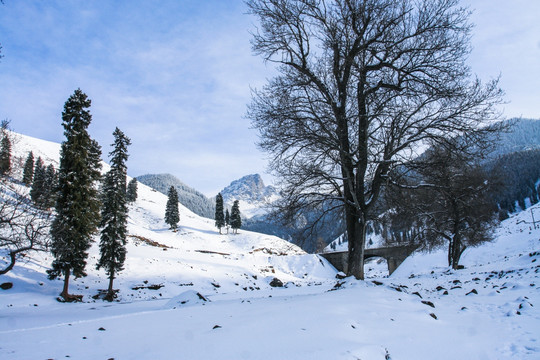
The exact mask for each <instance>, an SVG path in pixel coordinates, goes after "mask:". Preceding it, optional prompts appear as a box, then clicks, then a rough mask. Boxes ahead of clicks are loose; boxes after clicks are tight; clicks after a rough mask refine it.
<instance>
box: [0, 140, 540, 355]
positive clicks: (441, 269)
mask: <svg viewBox="0 0 540 360" xmlns="http://www.w3.org/2000/svg"><path fill="white" fill-rule="evenodd" d="M17 136H18V141H17V143H16V144H15V145H14V147H13V148H14V153H15V157H16V158H17V157H18V158H19V159H24V157H25V156H26V153H27V152H28V151H30V150H32V151H34V154H36V157H37V156H41V157H42V158H44V159H45V162H46V163H48V162H52V163H53V164H55V166H56V164H57V161H58V152H59V145H58V144H53V143H48V142H43V141H42V140H38V139H34V138H30V137H27V136H24V135H17ZM19 162H20V161H19ZM14 176H15V177H17V176H19V175H18V174H14ZM138 194H139V195H138V199H137V201H136V202H135V203H134V204H132V205H130V211H129V225H128V230H129V237H128V245H127V260H126V265H125V269H124V270H123V271H122V272H121V273H120V274H119V275H118V277H117V279H116V280H115V289H118V290H119V291H118V298H117V300H116V301H114V302H112V303H109V302H104V301H103V300H100V299H94V298H93V297H94V296H95V295H97V294H98V292H99V290H101V289H105V288H106V286H107V278H106V276H105V274H104V273H103V272H102V271H101V272H100V271H97V270H95V263H96V261H97V258H98V247H97V242H95V243H94V245H93V246H92V248H91V250H90V257H89V263H88V266H87V272H88V276H87V277H85V278H81V279H77V280H74V281H72V284H71V286H72V292H73V293H75V294H82V295H83V302H82V303H70V304H68V303H59V302H57V301H56V298H57V296H58V294H59V292H60V291H61V289H62V281H60V280H55V281H50V280H47V276H46V270H47V269H48V268H49V267H50V264H51V262H52V257H51V255H49V254H47V253H29V254H28V256H26V257H24V258H22V259H20V260H19V261H18V262H17V264H16V266H15V268H14V269H13V270H12V271H11V272H9V273H7V274H6V275H0V283H8V282H9V283H12V284H13V287H12V288H10V289H7V290H0V319H1V321H0V339H1V341H0V358H2V359H65V358H71V359H363V360H366V359H367V360H370V359H375V360H376V359H381V360H382V359H385V360H388V359H393V360H399V359H456V358H457V359H538V358H539V357H540V344H539V343H538V342H539V340H540V339H539V334H540V311H539V310H538V309H539V307H540V291H539V289H540V283H539V277H540V262H539V259H540V228H539V227H538V225H537V224H533V223H532V217H531V215H535V214H536V213H537V212H540V205H534V206H532V207H531V208H529V209H527V210H526V211H522V212H520V213H517V214H515V215H513V216H511V217H510V218H509V219H507V220H505V221H503V222H502V223H501V225H500V226H499V228H498V229H497V235H496V239H495V241H493V242H492V243H488V244H486V245H483V246H480V247H478V248H469V249H467V250H466V251H465V253H464V254H463V256H462V264H463V265H464V266H465V269H463V270H456V271H454V270H450V269H449V268H448V266H446V253H445V251H444V249H442V250H440V251H438V252H434V253H415V254H413V255H412V256H410V257H409V258H407V260H405V262H404V263H403V264H402V265H401V266H400V267H399V268H398V269H397V271H396V272H394V273H393V274H392V276H390V277H388V275H387V272H386V265H385V263H384V262H380V261H374V262H369V263H368V264H367V265H366V270H367V277H368V279H367V280H366V281H358V280H355V279H353V278H345V279H343V278H341V277H340V276H337V277H336V275H337V271H336V270H335V269H334V268H333V267H332V266H331V265H330V264H329V263H328V262H326V260H324V259H323V258H321V257H319V256H317V255H313V254H306V253H305V252H304V251H302V250H301V249H300V248H299V247H297V246H295V245H292V244H290V243H288V242H287V241H285V240H282V239H279V238H277V237H273V236H269V235H263V234H259V233H254V232H249V231H245V230H240V233H239V234H238V235H232V234H229V235H219V233H218V231H217V229H216V228H215V226H214V222H213V220H210V219H206V218H202V217H200V216H198V215H195V214H194V213H192V212H191V211H190V210H188V209H187V208H185V207H183V206H180V224H179V230H178V231H177V232H172V231H170V230H169V229H168V227H167V225H166V224H165V222H164V220H163V213H164V209H165V203H166V201H167V197H166V196H165V195H163V194H161V193H159V192H157V191H155V190H153V189H151V188H149V187H146V186H144V185H142V184H140V185H139V190H138ZM536 218H538V216H537V217H536ZM96 240H97V238H96ZM275 279H279V282H281V283H282V284H283V286H276V285H280V284H279V282H278V281H277V280H275Z"/></svg>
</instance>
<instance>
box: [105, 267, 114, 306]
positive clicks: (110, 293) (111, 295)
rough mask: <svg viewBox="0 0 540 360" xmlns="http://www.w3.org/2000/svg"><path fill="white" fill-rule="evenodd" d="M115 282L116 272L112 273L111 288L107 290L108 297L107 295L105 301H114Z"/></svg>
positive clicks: (110, 278) (110, 277)
mask: <svg viewBox="0 0 540 360" xmlns="http://www.w3.org/2000/svg"><path fill="white" fill-rule="evenodd" d="M113 281H114V271H113V272H111V275H110V276H109V288H108V289H107V295H105V300H107V301H113V300H114V290H113Z"/></svg>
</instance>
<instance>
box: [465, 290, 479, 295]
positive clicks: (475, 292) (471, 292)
mask: <svg viewBox="0 0 540 360" xmlns="http://www.w3.org/2000/svg"><path fill="white" fill-rule="evenodd" d="M469 294H476V295H478V291H476V289H472V290H471V291H469V292H468V293H466V294H465V295H469Z"/></svg>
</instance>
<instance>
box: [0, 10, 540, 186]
mask: <svg viewBox="0 0 540 360" xmlns="http://www.w3.org/2000/svg"><path fill="white" fill-rule="evenodd" d="M464 4H465V5H470V6H471V8H472V9H475V13H474V14H473V16H472V18H471V19H472V21H473V22H474V23H476V25H477V26H476V28H475V30H474V33H473V38H472V45H473V47H474V50H473V52H472V54H471V56H470V65H471V67H472V70H473V72H475V73H477V74H478V75H479V77H480V78H481V79H484V80H488V79H490V78H491V77H494V76H497V75H499V74H501V75H502V78H501V83H500V84H501V87H502V88H503V89H504V90H505V91H506V94H507V95H506V100H507V102H508V103H507V104H505V105H504V106H503V107H502V108H501V109H502V110H504V114H505V116H506V117H514V116H524V117H533V118H540V25H539V24H540V22H539V21H538V19H537V16H538V14H540V1H535V0H513V1H502V0H467V1H465V2H464ZM245 11H246V8H245V5H244V4H243V2H242V1H240V0H161V1H157V0H115V1H107V0H94V1H82V0H56V1H55V0H48V1H42V0H4V5H0V43H1V45H2V47H3V48H2V54H3V55H4V58H2V59H1V60H0V118H1V119H5V118H8V119H10V120H11V125H12V128H13V129H14V130H15V131H17V132H21V133H23V134H27V135H30V136H35V137H39V138H42V139H46V140H50V141H55V142H61V141H63V129H62V126H61V112H62V108H63V105H64V102H65V101H66V99H67V98H68V97H69V96H70V95H71V94H72V93H73V91H74V90H75V89H76V88H81V89H82V90H83V91H84V92H85V93H86V94H88V96H89V97H90V99H91V100H92V107H91V112H92V115H93V122H92V125H91V127H90V133H91V135H92V136H93V137H94V138H95V139H96V140H97V141H98V142H99V143H100V144H101V145H102V147H103V153H104V156H103V158H104V159H105V160H107V153H108V152H109V151H110V147H109V144H110V143H112V141H113V137H112V132H113V131H114V128H115V127H116V126H118V127H119V128H120V129H121V130H123V131H124V132H125V133H126V134H127V135H128V136H129V137H130V138H131V139H132V143H133V145H132V146H131V147H130V149H129V150H130V160H129V162H128V167H129V169H128V172H129V174H130V175H131V176H138V175H142V174H146V173H164V172H168V173H172V174H173V175H176V176H177V177H178V178H180V179H181V180H182V181H184V182H185V183H187V184H188V185H190V186H193V187H195V188H197V189H198V190H200V191H202V192H204V193H205V194H207V195H215V194H216V193H217V192H218V191H219V190H220V189H222V188H223V187H225V186H226V185H228V184H229V183H230V182H231V181H232V180H234V179H237V178H239V177H241V176H243V175H246V174H250V173H256V172H258V173H261V174H262V175H263V178H265V180H267V181H268V180H270V179H271V178H270V177H269V176H268V175H265V174H264V170H265V168H266V160H265V155H264V154H263V153H261V152H260V151H259V150H258V149H257V148H256V146H255V142H256V140H257V133H256V131H255V130H253V129H250V123H249V120H247V119H245V118H244V115H245V112H246V104H247V103H249V101H250V87H252V88H258V87H261V86H262V85H263V84H264V83H265V81H266V79H267V78H269V77H271V76H272V72H273V70H272V68H271V67H269V66H266V65H265V64H264V63H263V62H262V60H261V59H260V58H257V57H254V56H253V55H252V54H251V50H250V44H249V39H250V35H249V32H248V31H249V30H250V29H253V23H254V19H253V18H251V17H250V16H248V15H246V14H245Z"/></svg>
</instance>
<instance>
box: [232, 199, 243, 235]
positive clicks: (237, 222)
mask: <svg viewBox="0 0 540 360" xmlns="http://www.w3.org/2000/svg"><path fill="white" fill-rule="evenodd" d="M231 227H232V229H233V233H236V234H238V229H240V228H241V227H242V219H241V218H240V205H239V204H238V200H234V203H233V206H232V208H231Z"/></svg>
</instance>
